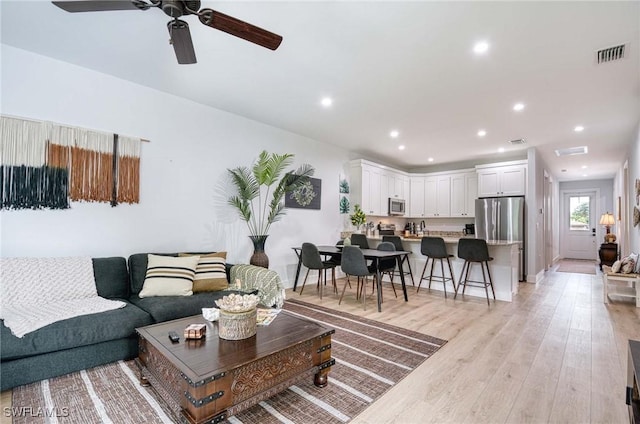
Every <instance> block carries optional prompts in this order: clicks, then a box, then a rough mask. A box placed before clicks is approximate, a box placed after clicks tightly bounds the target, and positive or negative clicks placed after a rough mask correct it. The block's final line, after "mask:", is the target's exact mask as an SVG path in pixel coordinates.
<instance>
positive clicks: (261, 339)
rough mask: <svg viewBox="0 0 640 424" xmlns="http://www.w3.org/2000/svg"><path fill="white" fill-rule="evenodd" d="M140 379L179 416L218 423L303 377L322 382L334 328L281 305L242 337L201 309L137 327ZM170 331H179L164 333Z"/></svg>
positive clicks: (331, 360) (333, 361)
mask: <svg viewBox="0 0 640 424" xmlns="http://www.w3.org/2000/svg"><path fill="white" fill-rule="evenodd" d="M200 323H203V324H206V325H207V335H206V338H204V339H201V340H185V339H184V337H183V332H184V329H185V327H186V326H187V325H189V324H200ZM136 331H137V332H138V335H139V356H138V358H137V359H136V362H137V363H138V365H139V366H140V380H141V382H142V383H143V384H151V385H153V387H154V388H155V389H156V391H157V392H158V394H159V395H160V396H161V397H162V398H163V399H164V400H165V402H167V404H168V405H169V407H170V408H171V409H172V410H173V411H174V413H175V414H176V416H177V417H181V419H182V420H183V421H186V422H189V423H197V424H200V423H218V422H221V421H224V420H226V419H227V418H228V417H230V416H232V415H235V414H237V413H238V412H240V411H242V410H244V409H246V408H249V407H251V406H253V405H255V404H257V403H258V402H260V401H262V400H264V399H266V398H269V397H271V396H273V395H275V394H277V393H279V392H281V391H283V390H285V389H286V388H287V387H289V386H291V385H293V384H295V383H297V382H299V381H301V380H303V379H305V378H314V383H315V385H316V386H319V387H324V386H326V385H327V374H328V373H329V370H330V368H331V366H332V365H333V364H335V360H334V359H333V358H331V334H333V333H334V332H335V330H334V329H332V328H329V327H324V326H322V325H320V324H318V323H316V322H313V321H309V320H307V319H304V318H300V317H297V316H295V315H293V314H290V313H288V312H286V311H281V312H280V314H279V315H278V316H277V317H276V319H275V320H274V321H273V322H272V323H271V324H269V325H268V326H264V327H261V326H258V328H257V333H256V335H255V336H253V337H250V338H248V339H244V340H235V341H232V340H223V339H220V338H219V337H218V323H217V322H214V323H211V322H208V321H205V320H204V318H203V317H202V316H200V315H196V316H193V317H188V318H182V319H178V320H174V321H168V322H164V323H160V324H154V325H149V326H147V327H141V328H138V329H136ZM169 331H175V332H176V333H178V335H179V336H180V342H179V343H175V344H174V343H172V342H171V341H170V340H169V337H168V333H169Z"/></svg>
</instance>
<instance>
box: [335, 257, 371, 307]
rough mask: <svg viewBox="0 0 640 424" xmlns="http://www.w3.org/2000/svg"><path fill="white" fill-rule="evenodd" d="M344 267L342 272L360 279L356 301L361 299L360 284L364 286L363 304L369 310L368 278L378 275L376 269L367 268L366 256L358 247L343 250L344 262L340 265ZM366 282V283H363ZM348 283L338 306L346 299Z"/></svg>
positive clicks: (345, 284)
mask: <svg viewBox="0 0 640 424" xmlns="http://www.w3.org/2000/svg"><path fill="white" fill-rule="evenodd" d="M340 266H341V267H342V271H344V272H345V273H346V274H348V275H353V276H356V277H358V283H357V285H356V299H359V297H360V290H361V287H360V284H362V290H363V291H364V293H363V296H362V303H363V306H364V309H365V310H366V309H367V288H366V286H367V284H366V278H367V277H370V276H375V275H376V270H375V268H374V267H371V266H367V262H366V260H365V259H364V254H363V253H362V250H360V248H359V247H357V246H345V247H343V248H342V261H341V263H340ZM363 280H364V281H363ZM347 284H348V282H345V283H344V287H343V288H342V294H341V295H340V300H339V301H338V305H339V304H340V303H342V298H343V297H344V292H345V290H346V289H347Z"/></svg>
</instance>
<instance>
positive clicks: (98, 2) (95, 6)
mask: <svg viewBox="0 0 640 424" xmlns="http://www.w3.org/2000/svg"><path fill="white" fill-rule="evenodd" d="M52 3H53V4H55V5H56V6H58V7H59V8H60V9H62V10H66V11H67V12H71V13H75V12H105V11H109V10H139V9H143V10H146V9H148V8H149V7H150V5H149V4H147V3H145V2H143V1H136V0H94V1H91V0H80V1H54V2H52Z"/></svg>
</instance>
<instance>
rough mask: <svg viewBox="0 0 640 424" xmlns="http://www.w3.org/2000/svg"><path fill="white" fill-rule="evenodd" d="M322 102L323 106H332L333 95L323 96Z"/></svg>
mask: <svg viewBox="0 0 640 424" xmlns="http://www.w3.org/2000/svg"><path fill="white" fill-rule="evenodd" d="M320 104H321V105H322V106H323V107H330V106H331V105H332V104H333V99H332V98H331V97H323V98H322V100H321V101H320Z"/></svg>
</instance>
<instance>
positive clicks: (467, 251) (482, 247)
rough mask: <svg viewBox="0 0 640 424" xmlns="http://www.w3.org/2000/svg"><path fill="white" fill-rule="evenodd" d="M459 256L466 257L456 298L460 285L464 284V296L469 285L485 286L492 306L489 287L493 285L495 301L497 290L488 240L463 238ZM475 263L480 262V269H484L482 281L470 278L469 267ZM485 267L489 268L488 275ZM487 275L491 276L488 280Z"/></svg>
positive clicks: (459, 246)
mask: <svg viewBox="0 0 640 424" xmlns="http://www.w3.org/2000/svg"><path fill="white" fill-rule="evenodd" d="M458 257H459V258H460V259H464V264H463V265H462V270H461V271H460V278H459V279H458V280H459V281H458V288H457V289H456V294H455V296H454V297H453V298H454V299H455V298H456V296H458V289H460V286H464V287H463V288H462V295H463V296H464V291H465V290H466V288H467V286H472V287H484V291H485V294H486V295H487V305H489V306H491V302H490V301H489V290H488V287H491V293H492V294H493V301H494V302H495V301H496V292H495V290H494V289H493V281H492V280H491V272H490V271H489V262H490V261H492V260H493V258H492V257H490V256H489V248H488V247H487V242H486V241H485V240H483V239H472V238H461V239H460V241H459V242H458ZM475 263H479V264H480V269H481V270H482V281H473V280H469V269H470V268H471V265H472V264H475ZM485 267H486V269H487V272H486V275H485V272H484V270H485ZM465 270H466V272H465ZM487 277H489V280H488V281H487Z"/></svg>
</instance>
